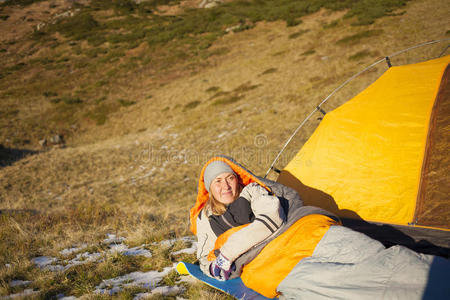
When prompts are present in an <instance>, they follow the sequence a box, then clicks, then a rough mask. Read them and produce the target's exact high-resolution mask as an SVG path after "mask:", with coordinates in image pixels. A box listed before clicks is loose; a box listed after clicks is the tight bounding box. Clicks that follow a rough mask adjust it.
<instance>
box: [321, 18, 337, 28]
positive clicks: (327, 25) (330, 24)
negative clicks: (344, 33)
mask: <svg viewBox="0 0 450 300" xmlns="http://www.w3.org/2000/svg"><path fill="white" fill-rule="evenodd" d="M338 24H339V20H334V21H332V22H330V23H327V24H324V25H323V26H322V28H323V29H330V28H334V27H336V26H337V25H338Z"/></svg>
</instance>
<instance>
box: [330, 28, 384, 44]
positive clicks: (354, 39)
mask: <svg viewBox="0 0 450 300" xmlns="http://www.w3.org/2000/svg"><path fill="white" fill-rule="evenodd" d="M382 33H383V30H382V29H373V30H364V31H361V32H358V33H356V34H352V35H348V36H346V37H343V38H342V39H340V40H338V41H337V42H336V44H337V45H355V44H357V43H359V42H360V41H361V40H362V39H366V38H369V37H372V36H377V35H380V34H382Z"/></svg>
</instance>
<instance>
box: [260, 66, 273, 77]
mask: <svg viewBox="0 0 450 300" xmlns="http://www.w3.org/2000/svg"><path fill="white" fill-rule="evenodd" d="M276 71H278V69H277V68H269V69H267V70H265V71H264V72H262V73H261V74H259V75H260V76H262V75H267V74H272V73H275V72H276Z"/></svg>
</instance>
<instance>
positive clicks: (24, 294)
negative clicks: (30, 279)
mask: <svg viewBox="0 0 450 300" xmlns="http://www.w3.org/2000/svg"><path fill="white" fill-rule="evenodd" d="M36 294H39V291H33V289H25V290H23V291H22V292H20V293H17V294H11V295H8V296H6V297H4V298H3V297H2V299H15V298H27V297H31V296H33V295H36Z"/></svg>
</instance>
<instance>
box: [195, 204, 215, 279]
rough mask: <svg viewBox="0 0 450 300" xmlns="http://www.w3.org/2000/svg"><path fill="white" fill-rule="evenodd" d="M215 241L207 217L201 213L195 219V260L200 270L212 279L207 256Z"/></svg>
mask: <svg viewBox="0 0 450 300" xmlns="http://www.w3.org/2000/svg"><path fill="white" fill-rule="evenodd" d="M216 239H217V237H216V234H215V233H214V232H213V231H212V229H211V226H210V224H209V220H208V217H207V216H206V215H205V214H204V212H203V211H202V212H201V214H200V215H199V217H198V218H197V240H198V244H197V259H198V261H199V264H200V269H201V270H202V271H203V273H205V274H206V275H208V276H210V277H212V276H211V274H210V273H209V265H210V264H211V262H210V261H208V254H209V252H211V251H212V250H213V249H214V243H215V242H216Z"/></svg>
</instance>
